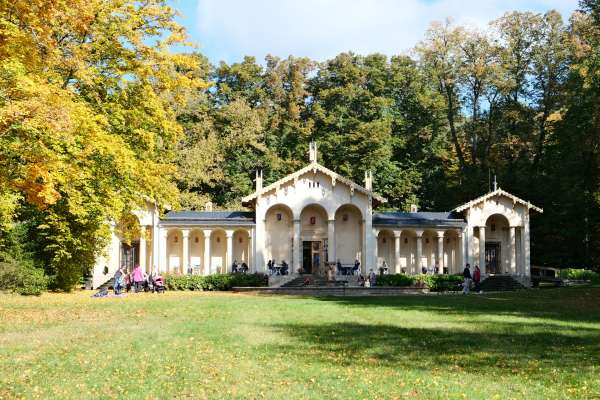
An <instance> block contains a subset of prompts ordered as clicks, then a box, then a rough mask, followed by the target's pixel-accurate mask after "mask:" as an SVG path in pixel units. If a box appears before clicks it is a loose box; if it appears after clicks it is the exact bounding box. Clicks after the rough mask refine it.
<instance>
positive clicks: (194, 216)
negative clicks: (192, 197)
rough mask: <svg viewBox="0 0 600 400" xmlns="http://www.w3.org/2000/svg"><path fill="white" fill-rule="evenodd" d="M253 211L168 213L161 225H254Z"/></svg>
mask: <svg viewBox="0 0 600 400" xmlns="http://www.w3.org/2000/svg"><path fill="white" fill-rule="evenodd" d="M254 216H255V214H254V212H253V211H169V212H168V213H167V214H166V215H165V216H164V217H163V218H162V219H161V223H163V224H167V225H175V224H181V223H185V224H197V225H254Z"/></svg>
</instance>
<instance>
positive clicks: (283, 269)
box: [280, 260, 289, 275]
mask: <svg viewBox="0 0 600 400" xmlns="http://www.w3.org/2000/svg"><path fill="white" fill-rule="evenodd" d="M288 269H289V266H288V264H287V263H286V262H285V260H283V261H282V262H281V269H280V274H281V275H287V274H288Z"/></svg>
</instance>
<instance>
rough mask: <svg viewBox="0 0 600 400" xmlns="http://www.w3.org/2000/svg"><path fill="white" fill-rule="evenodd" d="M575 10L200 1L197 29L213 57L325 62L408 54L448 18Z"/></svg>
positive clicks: (500, 4)
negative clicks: (344, 56) (349, 54)
mask: <svg viewBox="0 0 600 400" xmlns="http://www.w3.org/2000/svg"><path fill="white" fill-rule="evenodd" d="M576 8H577V0H462V1H461V0H254V1H251V0H199V2H198V7H197V13H198V14H197V20H196V21H195V23H196V24H197V26H196V27H195V28H196V29H195V31H196V32H198V33H199V35H200V36H199V37H198V38H196V39H197V40H198V41H200V43H201V45H202V47H203V48H204V49H205V50H204V52H205V53H206V54H207V55H208V56H209V57H210V58H211V60H212V61H213V62H214V61H218V60H221V59H224V60H226V61H228V62H233V61H238V60H240V59H241V58H242V57H243V56H244V55H253V56H256V57H257V59H258V60H262V59H263V58H264V56H265V55H266V54H269V53H270V54H274V55H277V56H280V57H287V56H288V55H289V54H293V55H295V56H307V57H310V58H313V59H317V60H324V59H327V58H331V57H333V56H335V55H336V54H338V53H340V52H343V51H348V50H352V51H354V52H356V53H360V54H367V53H373V52H381V53H384V54H388V55H390V54H399V53H403V52H406V51H407V50H408V49H410V48H412V47H413V46H414V45H415V44H416V43H417V42H418V41H419V40H421V39H422V38H423V34H424V32H425V30H426V29H427V27H428V26H429V24H430V23H431V22H432V21H435V20H443V19H444V18H446V17H452V18H453V19H454V20H455V21H456V22H458V23H462V24H468V25H475V26H480V27H485V26H486V25H487V23H488V22H489V21H491V20H492V19H495V18H497V17H499V16H501V15H502V14H504V13H505V12H507V11H511V10H523V11H525V10H527V11H534V12H545V11H547V10H549V9H556V10H558V11H560V12H561V13H562V14H563V17H565V19H568V17H569V15H570V14H571V12H572V11H573V10H575V9H576ZM190 22H192V21H190Z"/></svg>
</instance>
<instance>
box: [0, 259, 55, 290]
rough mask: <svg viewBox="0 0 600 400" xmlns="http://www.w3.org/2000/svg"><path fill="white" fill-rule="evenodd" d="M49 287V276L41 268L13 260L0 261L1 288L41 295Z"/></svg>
mask: <svg viewBox="0 0 600 400" xmlns="http://www.w3.org/2000/svg"><path fill="white" fill-rule="evenodd" d="M47 288H48V278H47V277H46V276H45V275H44V271H42V270H41V269H39V268H34V267H33V266H30V265H19V264H17V263H13V262H2V263H0V289H2V290H11V291H13V292H16V293H19V294H21V295H25V296H30V295H34V296H39V295H40V294H41V293H42V292H43V291H44V290H46V289H47Z"/></svg>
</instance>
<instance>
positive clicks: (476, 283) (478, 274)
mask: <svg viewBox="0 0 600 400" xmlns="http://www.w3.org/2000/svg"><path fill="white" fill-rule="evenodd" d="M479 282H481V270H480V269H479V265H476V266H475V271H473V284H474V286H475V291H476V292H477V293H479V292H481V289H480V288H479Z"/></svg>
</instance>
